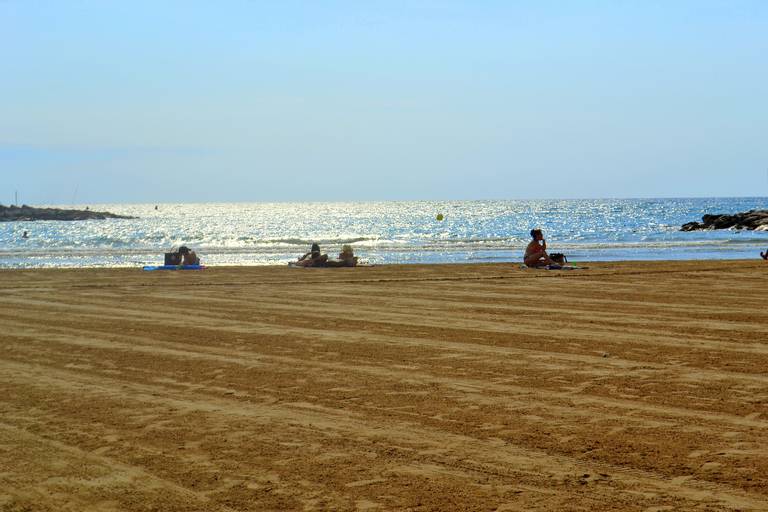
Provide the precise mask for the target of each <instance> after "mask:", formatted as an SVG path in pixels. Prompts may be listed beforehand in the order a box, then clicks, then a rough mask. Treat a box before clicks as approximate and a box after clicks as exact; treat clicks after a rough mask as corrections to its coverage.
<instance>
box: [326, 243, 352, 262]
mask: <svg viewBox="0 0 768 512" xmlns="http://www.w3.org/2000/svg"><path fill="white" fill-rule="evenodd" d="M327 264H328V266H329V267H355V266H357V256H355V253H354V252H352V246H351V245H344V246H343V247H342V248H341V252H340V253H339V259H337V260H328V262H327Z"/></svg>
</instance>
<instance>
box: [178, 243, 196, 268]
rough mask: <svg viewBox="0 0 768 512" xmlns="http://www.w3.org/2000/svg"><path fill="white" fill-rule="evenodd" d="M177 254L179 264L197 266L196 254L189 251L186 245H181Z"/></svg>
mask: <svg viewBox="0 0 768 512" xmlns="http://www.w3.org/2000/svg"><path fill="white" fill-rule="evenodd" d="M179 254H180V255H181V258H182V259H181V264H182V265H199V264H200V258H198V257H197V254H195V251H193V250H191V249H190V248H189V247H187V246H186V245H182V246H181V247H179Z"/></svg>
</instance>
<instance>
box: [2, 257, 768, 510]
mask: <svg viewBox="0 0 768 512" xmlns="http://www.w3.org/2000/svg"><path fill="white" fill-rule="evenodd" d="M589 267H590V268H589V269H588V270H580V271H570V272H563V271H560V272H556V271H540V270H531V269H528V270H520V269H519V268H518V266H517V265H512V264H490V265H425V266H415V265H414V266H380V267H371V268H357V269H347V268H340V269H289V268H276V267H261V268H257V267H243V268H210V269H207V270H205V271H202V272H142V271H140V270H133V269H110V270H99V269H91V270H29V271H18V270H13V271H0V511H2V512H9V511H14V512H20V511H118V510H137V511H138V510H141V511H145V510H158V511H206V512H209V511H246V510H248V511H262V510H420V511H421V510H489V511H491V510H500V511H501V510H520V511H523V510H526V511H528V510H584V511H596V510H622V511H632V510H638V511H648V512H650V511H662V510H768V307H766V298H768V264H765V262H763V261H759V260H758V261H738V262H732V261H729V262H724V261H702V262H635V263H597V264H590V265H589Z"/></svg>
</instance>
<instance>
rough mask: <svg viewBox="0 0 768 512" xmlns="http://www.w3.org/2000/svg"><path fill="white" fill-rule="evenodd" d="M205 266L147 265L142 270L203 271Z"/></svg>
mask: <svg viewBox="0 0 768 512" xmlns="http://www.w3.org/2000/svg"><path fill="white" fill-rule="evenodd" d="M203 269H205V265H148V266H146V267H144V270H203Z"/></svg>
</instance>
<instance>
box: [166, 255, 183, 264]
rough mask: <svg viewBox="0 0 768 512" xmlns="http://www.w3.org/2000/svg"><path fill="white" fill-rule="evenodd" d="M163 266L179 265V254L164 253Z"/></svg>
mask: <svg viewBox="0 0 768 512" xmlns="http://www.w3.org/2000/svg"><path fill="white" fill-rule="evenodd" d="M165 265H181V254H179V253H178V252H167V253H165Z"/></svg>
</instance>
